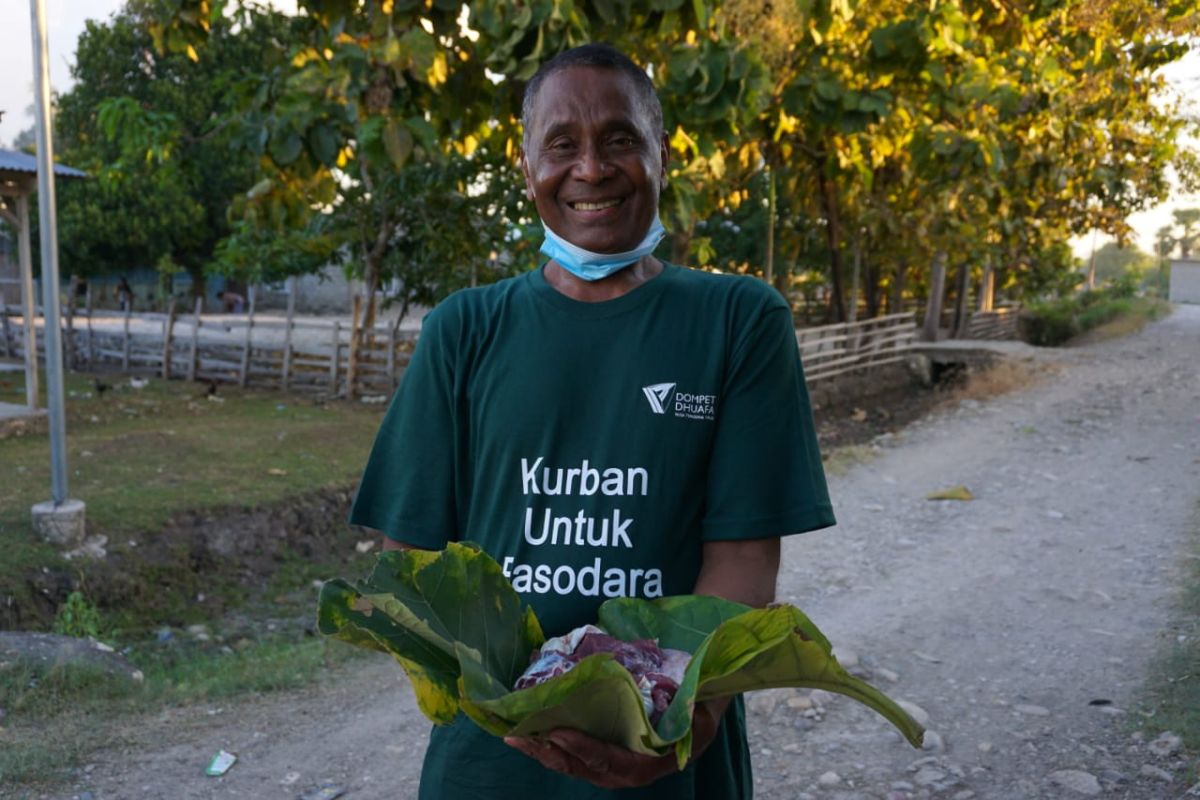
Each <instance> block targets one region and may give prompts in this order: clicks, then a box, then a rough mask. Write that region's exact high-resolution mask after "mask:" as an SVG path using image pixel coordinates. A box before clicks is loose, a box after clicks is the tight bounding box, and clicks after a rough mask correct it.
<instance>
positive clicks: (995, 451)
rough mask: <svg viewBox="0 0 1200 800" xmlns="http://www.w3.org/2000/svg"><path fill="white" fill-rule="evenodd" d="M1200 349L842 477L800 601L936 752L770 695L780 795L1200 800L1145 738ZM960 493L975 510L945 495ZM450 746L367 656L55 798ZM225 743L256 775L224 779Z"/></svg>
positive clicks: (1161, 352) (366, 777)
mask: <svg viewBox="0 0 1200 800" xmlns="http://www.w3.org/2000/svg"><path fill="white" fill-rule="evenodd" d="M1197 353H1200V307H1195V306H1192V307H1186V306H1184V307H1178V308H1177V309H1176V311H1175V313H1174V314H1172V315H1171V316H1170V317H1168V318H1166V319H1165V320H1162V321H1159V322H1156V323H1152V324H1150V325H1149V326H1147V327H1146V328H1145V329H1144V330H1143V331H1141V332H1140V333H1138V334H1135V335H1133V336H1130V337H1127V338H1124V339H1119V340H1113V341H1109V342H1102V343H1098V344H1093V345H1089V346H1088V347H1085V348H1077V349H1067V350H1061V351H1054V352H1053V354H1051V355H1049V356H1046V358H1049V359H1050V360H1052V361H1053V362H1054V364H1055V366H1056V369H1055V371H1054V372H1053V375H1052V377H1050V378H1048V379H1046V380H1043V381H1041V382H1039V383H1036V384H1034V385H1032V386H1031V387H1029V388H1027V389H1025V390H1023V391H1020V392H1015V393H1010V394H1007V395H1003V396H1000V397H996V398H994V399H990V400H986V401H982V402H981V401H966V402H963V403H960V404H958V405H957V406H955V407H953V408H946V409H943V410H941V411H939V412H937V413H934V414H933V415H930V416H926V417H924V418H922V419H921V420H919V421H917V422H915V423H913V424H911V425H908V426H907V427H905V428H903V429H902V430H901V431H900V432H898V433H885V434H884V435H883V436H882V437H881V438H880V437H877V438H876V439H875V444H874V445H873V446H872V450H873V452H874V455H873V457H872V458H870V459H869V460H867V461H865V462H864V463H862V464H859V465H858V466H855V467H853V468H852V469H850V470H848V471H847V472H845V473H842V474H835V475H832V476H831V478H830V490H831V494H832V497H833V500H834V504H835V509H836V512H837V515H838V520H839V524H838V526H837V527H836V528H833V529H830V530H825V531H820V532H816V533H811V534H807V535H804V536H797V537H792V538H790V539H788V540H787V541H786V544H785V562H784V568H783V570H782V573H781V576H780V582H779V597H780V599H781V600H785V601H788V602H792V603H795V604H796V605H798V606H800V607H801V608H803V609H804V610H805V611H806V612H807V613H808V614H809V616H811V617H812V619H813V620H814V621H815V622H816V623H817V624H818V625H819V626H820V627H821V628H822V629H823V630H824V632H825V633H826V635H827V636H828V637H829V638H830V639H831V640H832V641H833V642H834V643H835V646H836V648H837V651H838V653H839V654H840V656H841V658H842V660H843V663H844V664H846V665H847V666H848V667H849V668H851V669H852V671H855V672H857V673H859V674H861V675H862V676H864V677H866V678H868V679H869V680H871V681H872V682H874V683H876V684H877V685H878V686H880V688H882V689H884V690H885V691H887V692H888V693H889V694H891V695H892V696H893V697H896V698H901V699H903V700H904V701H905V702H907V703H908V704H909V705H910V710H911V712H912V713H913V714H914V715H916V716H918V717H919V718H921V719H923V720H925V723H926V725H927V727H928V728H929V730H930V731H931V732H932V733H931V734H930V735H928V736H927V738H926V747H925V749H924V750H923V751H918V750H914V749H912V748H910V747H909V746H908V745H907V744H905V743H904V742H903V741H902V740H901V739H900V738H899V736H898V734H896V733H895V732H894V731H892V730H891V729H890V728H889V726H888V725H887V723H885V722H884V721H883V720H882V719H881V718H879V717H877V716H875V715H874V714H873V713H872V712H869V711H866V710H864V709H862V708H861V707H859V706H857V705H856V704H854V703H853V702H852V701H849V700H846V699H844V698H841V697H836V696H830V695H827V694H822V693H820V692H809V691H792V690H778V691H772V692H763V693H758V694H755V695H752V696H751V698H750V700H749V708H750V726H751V749H752V752H753V755H754V762H755V763H754V766H755V772H756V783H757V796H758V797H759V798H764V799H765V800H785V799H786V800H805V799H806V798H822V799H824V798H829V800H866V799H868V798H870V799H871V800H915V799H917V798H922V799H924V798H937V799H939V800H941V799H943V798H944V799H945V800H971V799H972V798H987V799H988V800H993V799H994V800H1017V799H1018V798H1020V799H1021V800H1042V799H1044V800H1050V798H1056V799H1057V798H1072V797H1085V796H1102V797H1106V798H1130V799H1136V800H1143V799H1144V800H1150V799H1151V798H1154V799H1155V800H1157V799H1160V798H1182V797H1184V796H1185V794H1186V795H1187V796H1188V797H1190V796H1192V795H1200V787H1197V786H1192V787H1189V783H1188V782H1187V781H1186V780H1185V776H1186V775H1187V774H1189V772H1192V773H1194V770H1195V768H1196V763H1195V761H1194V759H1192V757H1190V756H1187V755H1186V754H1183V753H1181V752H1180V751H1179V750H1178V748H1177V745H1176V744H1175V743H1174V742H1173V741H1171V740H1170V739H1169V738H1168V739H1159V740H1156V741H1151V740H1150V739H1149V737H1146V736H1143V735H1142V734H1140V732H1138V731H1136V730H1135V728H1136V721H1137V717H1138V713H1139V712H1138V705H1137V703H1136V696H1137V694H1136V693H1137V691H1138V689H1139V686H1140V685H1141V683H1142V681H1143V679H1144V676H1145V674H1146V670H1147V667H1148V665H1149V662H1150V660H1151V658H1152V656H1153V655H1154V653H1155V651H1156V649H1157V648H1159V647H1160V646H1162V645H1163V643H1164V637H1165V636H1166V635H1167V619H1168V615H1169V613H1170V603H1171V600H1172V596H1173V592H1174V591H1175V590H1176V588H1177V585H1178V577H1179V575H1178V574H1177V573H1178V571H1179V568H1180V565H1181V563H1183V557H1184V545H1185V543H1186V542H1187V540H1188V537H1189V535H1190V530H1191V528H1192V526H1194V525H1195V524H1196V517H1195V516H1194V514H1195V511H1196V502H1197V499H1198V498H1200V370H1197V369H1196V366H1195V365H1196V355H1197ZM851 414H853V410H851ZM958 485H963V486H966V487H967V488H968V489H969V490H970V492H971V493H972V494H973V495H974V498H975V499H974V500H972V501H968V502H962V501H930V500H927V499H926V496H927V495H928V494H929V493H931V492H934V491H937V490H941V489H946V488H949V487H953V486H958ZM427 728H428V724H427V723H426V721H425V720H424V719H423V718H422V717H421V716H420V715H419V713H418V712H417V711H416V708H415V705H414V703H413V701H412V696H411V692H410V691H409V689H408V688H407V684H406V682H405V680H404V678H403V675H402V673H401V672H400V671H399V669H398V668H396V667H394V666H393V665H392V663H390V662H389V661H387V660H386V659H382V658H381V659H368V660H364V661H362V662H361V668H359V670H358V671H357V673H356V674H353V675H351V676H348V677H347V679H346V680H344V681H342V682H340V683H338V684H337V685H332V686H326V687H318V688H313V689H310V690H306V691H304V692H299V693H294V694H287V695H276V696H271V697H265V698H260V699H256V700H250V701H238V702H237V703H236V704H230V705H226V706H212V707H196V708H186V709H175V710H171V711H169V712H166V713H164V714H163V715H161V716H159V717H155V718H151V719H146V720H143V721H142V722H140V724H138V725H137V726H136V727H131V728H130V729H128V730H127V731H126V732H125V735H124V736H123V737H122V738H121V740H120V741H117V742H114V746H113V747H112V748H111V749H109V750H108V751H105V752H101V753H99V754H97V755H96V756H95V758H94V763H92V764H89V765H88V766H87V767H86V768H85V769H83V770H81V771H80V774H79V777H78V780H77V782H76V784H75V786H74V787H73V788H71V789H69V790H68V791H66V792H65V793H63V794H60V795H53V797H56V798H57V797H62V798H73V797H74V798H90V799H91V800H107V799H108V798H138V799H139V800H157V799H159V798H162V799H163V800H166V799H167V798H171V800H176V799H180V800H182V799H185V798H196V799H199V798H310V799H311V798H317V797H323V798H326V799H327V800H329V799H331V798H334V797H338V796H341V797H344V798H348V800H376V799H382V798H409V797H415V796H416V785H417V779H418V773H419V767H420V758H421V753H422V750H423V747H424V737H425V732H426V730H427ZM220 749H225V750H228V751H230V752H234V753H237V755H238V761H237V763H236V764H235V765H234V766H233V767H232V768H231V769H230V770H229V772H228V773H227V774H226V775H225V776H224V777H220V778H210V777H205V776H204V774H203V769H204V766H205V764H206V763H207V761H208V760H209V759H210V758H211V757H212V755H213V754H214V753H216V752H217V751H218V750H220ZM1189 759H1191V760H1189ZM322 788H324V790H325V791H324V793H323V794H322V793H320V792H321V790H322ZM1189 789H1190V790H1189ZM47 797H51V796H50V795H47Z"/></svg>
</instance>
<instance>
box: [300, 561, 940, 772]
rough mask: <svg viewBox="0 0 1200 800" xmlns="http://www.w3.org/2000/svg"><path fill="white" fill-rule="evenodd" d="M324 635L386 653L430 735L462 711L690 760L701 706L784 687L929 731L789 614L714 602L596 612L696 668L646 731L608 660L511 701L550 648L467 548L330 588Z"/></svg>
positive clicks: (501, 580)
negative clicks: (827, 694)
mask: <svg viewBox="0 0 1200 800" xmlns="http://www.w3.org/2000/svg"><path fill="white" fill-rule="evenodd" d="M318 622H319V628H320V630H321V632H322V633H327V634H331V635H334V636H337V637H338V638H340V639H342V640H343V641H347V642H349V643H351V644H355V645H359V646H362V647H370V648H373V649H376V650H384V651H386V652H389V653H391V654H392V655H393V656H394V657H395V658H396V659H397V660H398V661H399V662H400V663H401V665H402V666H403V667H404V669H405V671H406V672H407V673H408V676H409V678H410V679H411V680H412V683H413V688H414V690H415V691H416V694H417V701H418V705H419V706H420V708H421V711H422V712H423V713H425V715H426V716H428V717H429V718H430V719H432V720H433V721H434V722H436V723H439V724H442V723H446V722H449V721H451V720H452V719H453V718H454V716H455V714H456V713H457V712H458V711H460V710H461V711H462V712H463V713H465V714H466V715H467V716H468V717H470V718H471V719H472V720H474V721H475V722H476V723H477V724H478V725H479V726H480V727H482V728H483V729H484V730H486V731H488V732H490V733H492V734H495V735H497V736H538V735H541V734H544V733H547V732H549V731H551V730H553V729H555V728H560V727H570V728H576V729H579V730H581V731H584V732H585V733H588V734H591V735H592V736H595V737H597V738H600V739H603V740H605V741H609V742H614V743H617V744H620V745H622V746H624V747H626V748H628V749H629V750H632V751H634V752H637V753H644V754H647V755H663V754H666V753H669V752H672V751H673V752H674V753H675V755H676V758H677V759H678V761H679V764H680V766H681V767H682V766H683V765H684V764H686V763H687V760H688V758H689V757H690V755H691V744H692V714H693V710H694V708H695V704H696V703H697V702H703V701H705V700H709V699H712V698H716V697H722V696H725V695H731V694H738V693H742V692H748V691H754V690H756V689H768V688H774V687H781V686H805V687H812V688H821V689H826V690H828V691H832V692H839V693H841V694H844V695H846V696H848V697H851V698H853V699H855V700H857V701H859V702H861V703H864V704H866V705H867V706H869V707H871V708H873V709H875V710H876V711H878V712H879V713H880V714H882V715H883V716H884V717H885V718H886V719H888V720H889V721H890V722H892V724H894V725H895V726H896V727H897V728H899V729H900V731H901V732H902V733H903V734H904V736H905V737H906V738H907V739H908V740H909V742H911V743H912V744H913V745H914V746H918V747H919V746H920V743H921V737H922V735H923V730H922V729H921V726H920V725H918V724H917V723H916V722H915V721H913V719H912V718H911V717H909V716H908V714H906V713H905V712H904V711H903V709H901V708H900V707H899V706H898V705H896V704H895V703H894V702H892V701H891V700H890V699H889V698H888V697H886V696H885V695H884V694H883V693H882V692H880V691H878V690H877V689H875V688H874V687H872V686H870V685H869V684H867V683H865V682H864V681H861V680H859V679H857V678H854V677H853V676H851V675H849V674H848V673H847V672H846V671H845V670H844V669H842V667H841V666H840V665H839V664H838V663H837V660H836V659H835V658H834V657H833V655H832V648H831V646H830V644H829V642H828V640H826V638H825V637H824V636H823V635H822V634H821V632H820V631H819V630H818V629H817V627H816V625H814V624H813V623H812V621H811V620H809V619H808V618H807V617H806V616H804V614H803V613H802V612H801V611H800V610H799V609H797V608H795V607H794V606H790V605H776V606H772V607H770V608H765V609H762V608H750V607H749V606H744V605H741V604H739V603H733V602H730V601H728V600H723V599H721V598H719V597H707V596H699V595H687V596H679V597H664V598H660V599H657V600H640V599H636V598H619V599H614V600H609V601H607V602H606V603H604V605H602V606H601V607H600V610H599V624H600V626H601V627H603V628H604V629H605V630H607V631H608V632H609V633H610V634H612V635H613V636H616V637H617V638H620V639H623V640H626V641H632V640H635V639H655V640H657V641H658V642H659V644H660V645H661V646H662V647H667V648H672V649H678V650H686V651H688V652H690V653H691V654H692V659H691V661H690V662H689V664H688V667H687V670H686V672H685V674H684V678H683V681H682V683H681V684H680V687H679V690H678V691H677V692H676V694H675V698H674V699H673V700H672V701H671V704H670V705H669V706H668V708H667V710H666V711H665V712H664V713H663V715H662V717H661V719H659V720H658V723H657V725H651V724H650V720H649V718H648V717H647V715H646V711H645V708H644V706H643V705H642V699H641V695H640V694H639V692H638V689H637V685H636V684H635V683H634V680H633V678H632V676H631V675H630V674H629V672H627V671H626V670H625V668H624V667H622V666H621V665H620V664H618V663H617V662H616V661H614V660H613V658H612V656H610V655H609V654H607V653H601V654H597V655H593V656H589V657H588V658H585V659H583V660H582V661H580V662H579V664H578V665H576V666H575V668H574V669H572V670H571V671H569V672H567V673H564V674H562V675H559V676H557V677H555V678H552V679H551V680H548V681H546V682H545V683H541V684H538V685H536V686H533V687H531V688H528V689H523V690H520V691H511V690H510V688H509V687H511V686H512V685H513V684H514V683H515V682H516V679H517V677H518V676H519V675H520V673H521V672H522V671H523V669H524V668H525V666H526V665H527V664H528V663H529V660H530V655H531V654H532V653H533V652H534V651H535V649H536V648H537V647H538V646H539V645H540V644H541V643H542V641H543V639H544V637H543V635H542V631H541V627H540V625H539V624H538V621H537V618H536V616H534V614H533V611H532V610H531V609H530V608H529V607H528V606H527V605H525V604H524V603H523V602H522V601H521V599H520V597H519V595H517V593H516V592H515V591H514V590H513V588H512V586H511V585H510V584H509V582H508V580H507V579H506V578H505V577H504V574H503V572H502V571H501V569H500V566H499V565H498V564H497V563H496V562H495V561H494V560H493V559H492V558H490V557H489V556H488V555H487V554H486V553H484V552H483V551H482V550H480V549H479V548H478V547H477V546H475V545H472V544H451V545H449V546H447V548H446V549H445V550H444V551H442V552H440V553H433V552H428V551H417V550H409V551H391V552H387V553H383V554H382V555H380V556H379V559H378V561H377V562H376V565H375V569H374V571H373V572H372V573H371V575H370V577H368V578H367V580H365V581H362V582H360V583H359V584H358V585H357V586H356V587H355V588H353V589H352V588H351V587H350V586H349V585H348V584H346V583H345V582H344V581H330V582H329V583H327V584H326V585H325V587H324V589H322V592H321V598H320V608H319V610H318Z"/></svg>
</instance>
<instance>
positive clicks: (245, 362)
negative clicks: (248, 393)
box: [238, 284, 257, 389]
mask: <svg viewBox="0 0 1200 800" xmlns="http://www.w3.org/2000/svg"><path fill="white" fill-rule="evenodd" d="M254 289H255V287H254V285H253V284H251V285H250V314H249V315H248V316H247V317H246V341H245V343H244V344H243V345H242V373H241V375H240V376H239V378H238V385H239V386H241V387H242V388H243V389H245V388H246V379H247V378H248V377H249V372H250V334H251V332H252V331H253V330H254V299H255V294H257V292H255V291H254Z"/></svg>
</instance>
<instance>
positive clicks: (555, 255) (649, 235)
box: [541, 215, 667, 281]
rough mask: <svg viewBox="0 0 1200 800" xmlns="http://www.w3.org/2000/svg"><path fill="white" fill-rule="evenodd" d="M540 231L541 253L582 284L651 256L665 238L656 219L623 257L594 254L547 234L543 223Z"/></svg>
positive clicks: (660, 222)
mask: <svg viewBox="0 0 1200 800" xmlns="http://www.w3.org/2000/svg"><path fill="white" fill-rule="evenodd" d="M542 228H543V229H544V230H545V231H546V238H545V239H544V240H542V247H541V250H542V253H543V254H544V255H546V256H547V257H549V258H552V259H554V260H555V261H556V262H558V264H559V266H561V267H562V268H563V269H565V270H566V271H567V272H570V273H571V274H572V275H574V276H575V277H577V278H582V279H583V280H585V281H598V280H600V279H601V278H607V277H608V276H609V275H612V274H613V273H614V272H617V271H618V270H620V269H623V268H625V267H628V266H629V265H630V264H632V263H633V262H635V261H637V260H638V259H640V258H641V257H642V256H648V255H650V254H651V253H653V252H654V248H655V247H657V246H658V243H659V242H660V241H662V238H663V237H664V236H666V234H667V231H666V229H665V228H663V224H662V220H660V219H659V218H658V216H657V215H655V217H654V221H653V222H652V223H650V230H648V231H646V236H645V238H643V239H642V242H641V244H639V245H638V246H637V247H635V248H633V249H632V250H628V251H626V252H624V253H593V252H592V251H591V250H584V249H583V248H582V247H578V246H576V245H573V244H571V243H570V242H568V241H567V240H566V239H564V238H562V237H561V236H559V235H558V234H557V233H555V232H554V231H552V230H550V226H549V225H547V224H546V223H545V222H543V223H542Z"/></svg>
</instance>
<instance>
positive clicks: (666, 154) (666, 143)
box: [658, 131, 671, 183]
mask: <svg viewBox="0 0 1200 800" xmlns="http://www.w3.org/2000/svg"><path fill="white" fill-rule="evenodd" d="M658 147H659V154H660V155H661V156H662V179H663V182H664V183H666V180H667V163H668V162H669V161H670V160H671V138H670V137H669V136H667V132H666V131H663V135H662V141H661V142H659V143H658Z"/></svg>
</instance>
